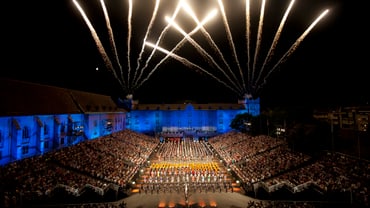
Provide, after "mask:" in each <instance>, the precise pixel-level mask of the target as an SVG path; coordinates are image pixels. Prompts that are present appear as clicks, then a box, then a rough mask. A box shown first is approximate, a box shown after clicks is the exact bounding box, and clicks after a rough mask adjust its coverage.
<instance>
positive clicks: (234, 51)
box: [218, 0, 245, 88]
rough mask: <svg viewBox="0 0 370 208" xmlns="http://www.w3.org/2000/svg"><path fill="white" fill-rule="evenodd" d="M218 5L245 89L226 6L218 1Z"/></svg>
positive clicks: (220, 0)
mask: <svg viewBox="0 0 370 208" xmlns="http://www.w3.org/2000/svg"><path fill="white" fill-rule="evenodd" d="M218 5H219V7H220V10H221V14H222V20H223V23H224V26H225V29H226V36H227V40H228V41H229V45H230V48H231V50H232V55H233V57H234V59H235V62H236V64H237V66H238V69H239V73H240V76H241V78H242V80H243V81H242V83H243V85H244V88H245V83H244V75H243V72H242V68H241V67H240V63H239V60H238V56H237V53H236V49H235V45H234V41H233V38H232V35H231V31H230V26H229V23H228V20H227V17H226V13H225V8H224V5H223V3H222V0H218Z"/></svg>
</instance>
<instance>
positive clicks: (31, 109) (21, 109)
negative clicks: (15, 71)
mask: <svg viewBox="0 0 370 208" xmlns="http://www.w3.org/2000/svg"><path fill="white" fill-rule="evenodd" d="M0 97H1V102H0V116H20V115H50V114H78V113H89V112H91V113H96V112H117V111H125V110H124V109H122V108H118V106H117V105H116V104H115V103H114V102H113V100H112V99H111V97H110V96H105V95H100V94H94V93H88V92H82V91H77V90H71V89H65V88H60V87H55V86H49V85H42V84H35V83H30V82H25V81H19V80H11V79H6V78H0Z"/></svg>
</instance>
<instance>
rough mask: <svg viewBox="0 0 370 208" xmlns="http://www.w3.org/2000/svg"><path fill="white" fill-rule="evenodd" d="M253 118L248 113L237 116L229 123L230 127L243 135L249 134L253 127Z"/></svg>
mask: <svg viewBox="0 0 370 208" xmlns="http://www.w3.org/2000/svg"><path fill="white" fill-rule="evenodd" d="M253 118H254V117H253V116H252V115H251V114H249V113H242V114H238V115H236V116H235V118H234V119H233V120H232V121H231V123H230V127H231V128H232V129H235V130H237V131H240V132H243V133H246V132H251V131H252V129H253V127H254V125H255V124H253V121H254V119H253Z"/></svg>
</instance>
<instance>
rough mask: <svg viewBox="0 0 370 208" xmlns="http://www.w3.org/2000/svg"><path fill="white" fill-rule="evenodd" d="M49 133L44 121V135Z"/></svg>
mask: <svg viewBox="0 0 370 208" xmlns="http://www.w3.org/2000/svg"><path fill="white" fill-rule="evenodd" d="M48 134H49V126H48V125H47V124H46V123H44V135H48Z"/></svg>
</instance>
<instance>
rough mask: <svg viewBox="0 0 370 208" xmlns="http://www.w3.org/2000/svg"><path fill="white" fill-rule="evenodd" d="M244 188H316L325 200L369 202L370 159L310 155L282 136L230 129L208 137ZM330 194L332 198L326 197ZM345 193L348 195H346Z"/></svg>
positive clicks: (364, 204) (325, 153) (333, 153)
mask: <svg viewBox="0 0 370 208" xmlns="http://www.w3.org/2000/svg"><path fill="white" fill-rule="evenodd" d="M209 143H210V144H211V145H212V146H213V147H214V148H215V150H216V151H217V152H218V153H219V154H220V156H221V157H222V158H224V160H225V164H226V165H227V166H228V167H230V168H231V169H232V170H233V171H234V172H235V173H236V175H238V177H239V178H240V179H241V180H242V181H243V183H244V185H245V188H246V189H248V190H254V192H255V193H256V192H257V190H258V189H260V188H263V189H265V190H266V192H268V193H269V194H272V193H273V192H275V191H278V190H279V189H281V188H285V189H288V190H289V191H290V192H292V194H295V193H299V192H302V191H305V189H314V190H315V191H317V192H318V193H319V194H321V195H323V197H322V198H323V199H326V200H328V199H329V200H344V201H347V202H348V203H355V204H358V205H360V206H369V202H368V199H369V192H368V187H369V179H370V174H369V173H370V163H369V161H367V160H363V159H359V158H354V157H352V156H348V155H343V154H340V153H335V152H330V151H329V152H323V154H320V155H315V156H310V155H305V154H303V153H300V152H294V151H292V150H291V149H289V148H288V146H287V144H286V143H285V141H284V140H282V139H276V138H272V137H269V136H265V135H263V136H256V137H251V136H249V135H246V134H243V133H240V132H229V133H226V134H223V135H219V136H216V137H214V138H213V139H210V140H209ZM325 196H328V197H329V196H330V198H328V197H325ZM343 196H345V198H343Z"/></svg>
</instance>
